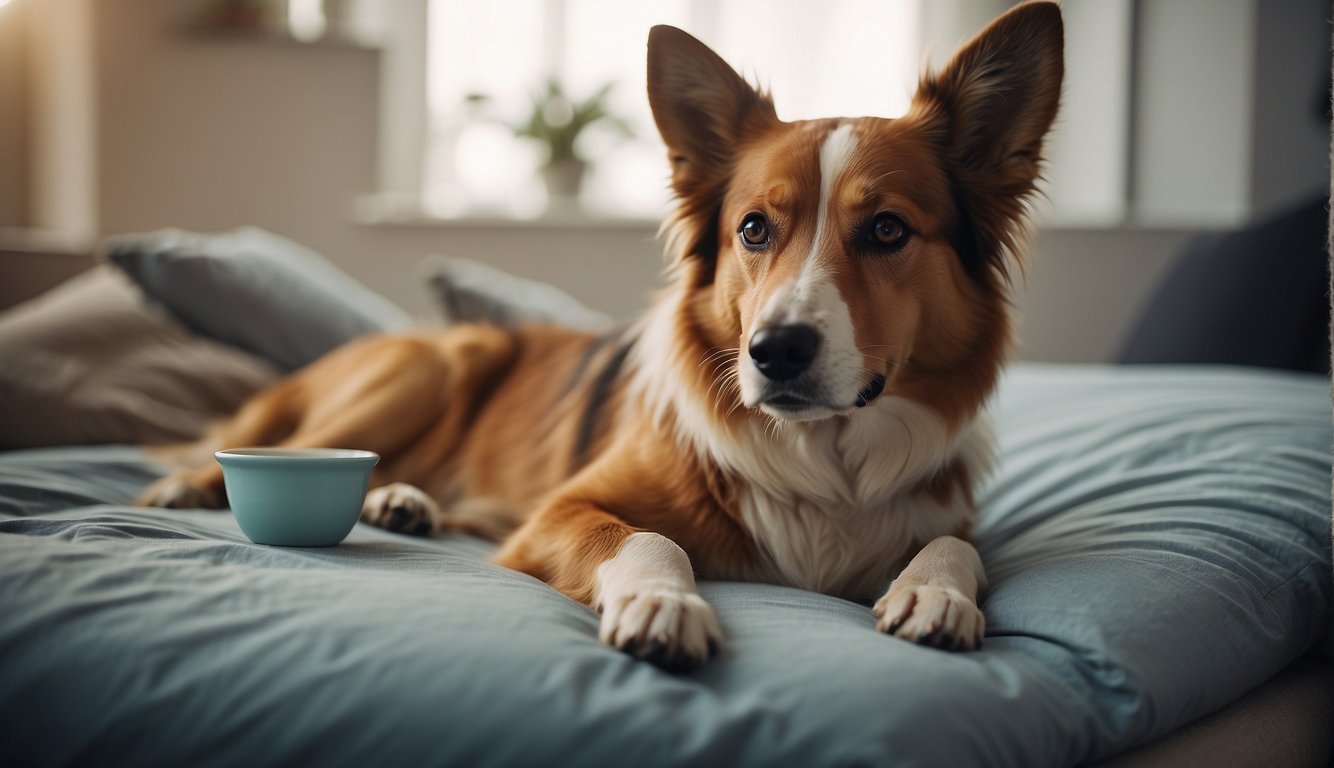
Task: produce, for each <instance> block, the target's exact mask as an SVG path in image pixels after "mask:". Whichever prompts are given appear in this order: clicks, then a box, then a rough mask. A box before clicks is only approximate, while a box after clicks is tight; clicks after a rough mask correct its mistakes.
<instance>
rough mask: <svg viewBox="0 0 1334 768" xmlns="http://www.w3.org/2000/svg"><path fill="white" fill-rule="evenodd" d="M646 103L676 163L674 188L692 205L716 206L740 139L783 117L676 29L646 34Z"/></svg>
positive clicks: (692, 209)
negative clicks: (647, 102) (650, 108)
mask: <svg viewBox="0 0 1334 768" xmlns="http://www.w3.org/2000/svg"><path fill="white" fill-rule="evenodd" d="M648 101H649V105H650V106H651V107H652V108H653V119H654V121H655V122H657V124H658V132H659V133H661V134H662V139H663V141H664V142H666V144H667V152H668V155H669V158H670V160H671V163H672V187H673V188H674V189H675V190H676V194H677V196H678V197H680V198H681V200H682V202H683V204H684V205H685V206H686V208H687V210H683V211H681V215H682V218H690V217H691V216H692V214H695V213H702V212H703V209H705V208H710V207H713V206H716V205H717V203H718V201H720V200H721V197H722V192H723V188H724V186H725V185H726V182H727V179H728V177H729V176H730V174H731V169H732V162H733V158H734V154H735V151H736V148H737V145H738V144H739V143H740V142H741V141H742V140H743V139H744V138H745V137H747V136H749V135H752V134H754V133H757V132H759V131H762V130H763V129H764V128H765V127H766V126H768V125H772V124H774V123H776V122H777V121H778V118H777V116H776V115H775V113H774V106H773V102H772V101H770V99H769V97H768V96H767V95H765V94H762V93H760V92H759V91H756V90H755V89H754V88H752V87H750V85H749V84H747V83H746V81H745V80H743V79H741V76H740V75H738V74H737V73H736V72H735V71H734V70H733V69H732V68H731V67H729V66H728V65H727V62H725V61H723V60H722V59H721V58H719V56H718V54H716V53H714V52H713V51H711V50H709V47H708V46H706V45H704V44H703V43H701V42H700V41H698V40H696V39H695V38H693V37H691V36H690V35H688V34H686V33H685V32H682V31H681V30H679V29H676V28H675V27H668V26H656V27H654V28H653V29H652V30H650V31H649V34H648Z"/></svg>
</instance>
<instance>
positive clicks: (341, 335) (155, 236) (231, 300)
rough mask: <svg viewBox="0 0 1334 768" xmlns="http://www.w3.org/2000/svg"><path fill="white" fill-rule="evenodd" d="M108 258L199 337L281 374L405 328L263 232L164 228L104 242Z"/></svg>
mask: <svg viewBox="0 0 1334 768" xmlns="http://www.w3.org/2000/svg"><path fill="white" fill-rule="evenodd" d="M104 252H105V255H106V258H107V259H108V260H110V261H111V263H112V264H115V265H116V266H117V267H119V268H120V269H121V270H123V271H124V272H125V274H127V275H129V276H130V277H131V278H132V279H133V280H134V281H135V282H137V283H138V284H139V285H140V287H142V288H143V290H144V293H145V294H147V295H148V296H149V297H150V298H152V299H154V300H155V301H157V302H158V303H160V304H162V305H163V306H164V307H166V308H167V309H169V310H170V311H171V312H172V314H174V315H175V316H176V317H178V318H179V319H180V320H182V321H183V322H184V323H185V324H186V325H188V326H190V327H191V328H193V329H194V330H195V331H197V332H198V333H201V334H204V335H205V336H210V337H212V338H215V339H218V340H221V341H225V342H228V343H230V344H233V345H235V346H237V347H240V348H242V349H245V350H247V351H249V352H253V353H255V354H257V355H259V356H260V357H263V358H266V359H268V360H270V361H272V362H273V363H275V364H276V365H278V367H280V368H282V369H284V370H288V371H290V370H294V369H296V368H300V367H301V366H303V365H306V364H307V363H310V362H312V361H313V360H315V359H316V358H318V357H320V356H321V355H323V354H324V353H326V352H328V351H329V350H331V349H333V348H334V347H336V346H338V345H340V344H342V343H343V342H346V341H348V340H350V339H352V338H355V337H357V336H360V335H362V334H365V333H373V332H376V331H392V330H399V329H403V328H408V327H410V326H411V325H412V319H411V318H410V317H409V316H408V315H407V314H406V313H405V312H404V311H403V310H401V309H399V308H398V307H397V306H395V305H394V304H393V303H392V302H390V301H389V300H388V299H386V298H384V297H383V296H380V295H379V294H377V293H375V292H374V291H371V290H370V289H369V288H366V287H365V286H363V285H361V284H360V283H358V282H357V281H356V280H353V279H352V278H351V277H349V276H347V275H346V274H344V273H343V272H341V271H340V270H339V269H338V268H337V267H335V266H334V265H332V264H330V263H329V262H328V261H327V260H325V259H324V258H323V257H321V256H320V255H318V254H316V253H315V252H314V251H311V250H309V249H307V248H305V247H303V246H300V245H297V244H296V243H294V242H292V241H290V240H286V239H284V238H281V237H279V236H277V235H275V234H273V233H271V232H266V231H264V230H262V229H257V228H254V227H244V228H241V229H235V230H232V231H230V232H222V233H219V234H200V233H195V232H184V231H181V230H178V229H165V230H161V231H158V232H152V233H149V234H136V235H122V236H119V237H113V238H111V239H109V240H108V241H107V242H106V244H105V247H104Z"/></svg>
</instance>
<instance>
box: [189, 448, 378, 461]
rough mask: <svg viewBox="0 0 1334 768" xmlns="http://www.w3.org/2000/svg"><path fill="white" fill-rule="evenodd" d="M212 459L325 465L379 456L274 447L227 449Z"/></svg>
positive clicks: (345, 450)
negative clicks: (316, 462) (303, 462)
mask: <svg viewBox="0 0 1334 768" xmlns="http://www.w3.org/2000/svg"><path fill="white" fill-rule="evenodd" d="M213 456H214V458H216V459H217V460H218V461H219V462H221V461H223V460H227V461H243V462H256V463H258V462H274V461H278V462H287V461H305V462H309V461H318V462H320V463H321V464H325V463H343V462H357V463H359V462H364V461H376V462H378V461H379V460H380V454H378V453H376V452H374V451H363V450H361V449H357V448H274V447H254V448H227V449H224V450H221V451H214V452H213Z"/></svg>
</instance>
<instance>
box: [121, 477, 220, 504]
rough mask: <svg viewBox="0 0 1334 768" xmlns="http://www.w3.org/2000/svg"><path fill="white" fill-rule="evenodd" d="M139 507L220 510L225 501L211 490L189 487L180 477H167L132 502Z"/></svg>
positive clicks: (218, 493)
mask: <svg viewBox="0 0 1334 768" xmlns="http://www.w3.org/2000/svg"><path fill="white" fill-rule="evenodd" d="M134 503H135V505H136V506H140V507H165V508H167V509H221V508H222V507H224V506H226V499H225V498H224V497H223V495H222V494H221V493H220V492H218V491H217V490H215V489H213V488H201V487H199V486H197V485H191V484H190V483H189V482H187V481H186V480H184V479H183V478H181V477H177V476H174V475H173V476H169V477H164V478H162V479H161V480H158V481H157V482H155V483H153V484H152V485H150V486H148V487H147V488H145V489H144V492H143V493H141V494H139V498H137V499H135V500H134Z"/></svg>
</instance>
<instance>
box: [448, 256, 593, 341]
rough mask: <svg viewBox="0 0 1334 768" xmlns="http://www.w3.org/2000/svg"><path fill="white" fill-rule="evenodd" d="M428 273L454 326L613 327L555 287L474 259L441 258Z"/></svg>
mask: <svg viewBox="0 0 1334 768" xmlns="http://www.w3.org/2000/svg"><path fill="white" fill-rule="evenodd" d="M423 269H424V271H425V273H426V277H427V283H428V285H429V286H430V289H431V292H432V293H433V294H434V295H435V298H436V301H437V302H438V304H439V307H440V312H441V314H443V315H444V318H445V321H446V322H449V323H490V324H493V325H506V326H512V325H521V324H525V323H531V324H555V325H563V326H565V327H568V328H576V329H579V330H585V331H603V330H606V329H607V328H609V327H610V326H611V325H612V320H611V318H610V317H609V316H607V315H605V314H603V313H601V312H598V311H597V310H594V309H590V308H588V307H587V306H585V305H584V304H583V303H582V302H580V301H579V300H578V299H576V298H574V297H573V296H571V295H570V294H568V293H566V292H564V291H562V290H561V289H559V288H557V287H556V286H554V285H550V284H548V283H543V282H538V281H536V280H528V279H525V278H522V277H517V276H515V275H511V274H509V273H508V272H504V271H502V270H499V269H496V268H495V267H491V266H487V265H486V264H481V263H479V262H476V261H472V260H470V259H460V258H452V257H448V256H436V257H433V258H431V259H428V260H427V261H426V262H425V265H424V267H423Z"/></svg>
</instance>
